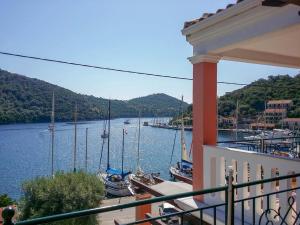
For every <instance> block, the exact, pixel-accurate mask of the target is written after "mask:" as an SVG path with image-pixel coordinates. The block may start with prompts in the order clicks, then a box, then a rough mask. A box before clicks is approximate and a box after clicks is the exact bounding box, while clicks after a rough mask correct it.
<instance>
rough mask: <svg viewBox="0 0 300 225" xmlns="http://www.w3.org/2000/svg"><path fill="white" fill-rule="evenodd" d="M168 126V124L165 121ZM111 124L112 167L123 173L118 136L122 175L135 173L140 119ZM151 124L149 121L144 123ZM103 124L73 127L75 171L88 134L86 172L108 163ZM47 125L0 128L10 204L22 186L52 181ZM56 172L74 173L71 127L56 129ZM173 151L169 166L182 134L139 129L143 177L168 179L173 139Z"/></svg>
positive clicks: (2, 184)
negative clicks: (44, 178)
mask: <svg viewBox="0 0 300 225" xmlns="http://www.w3.org/2000/svg"><path fill="white" fill-rule="evenodd" d="M163 120H165V121H166V122H167V120H168V119H167V118H163ZM124 121H125V119H114V120H112V121H111V140H110V165H111V167H115V168H119V169H120V168H121V150H122V130H123V129H125V130H126V135H125V156H124V168H125V170H130V171H135V168H136V166H137V136H138V119H137V118H135V119H130V124H128V125H125V124H124ZM144 121H148V122H150V123H151V121H152V119H151V118H142V119H141V124H143V122H144ZM103 125H104V121H91V122H86V123H80V124H78V125H77V149H76V152H77V163H76V169H77V170H80V169H83V170H84V169H85V151H86V128H88V135H87V137H88V138H87V154H88V158H87V162H88V164H87V165H88V168H87V170H88V171H89V172H92V173H96V172H97V171H99V169H102V170H104V169H105V168H106V163H107V140H105V143H104V146H103V157H102V160H101V164H100V156H101V149H102V144H103V139H102V138H101V137H100V135H101V134H102V132H103V127H104V126H103ZM48 126H49V124H47V123H39V124H36V123H35V124H13V125H1V126H0V194H4V193H5V194H8V195H9V196H10V197H12V198H14V199H19V198H20V197H21V196H22V183H23V182H24V181H26V180H30V179H32V178H34V177H37V176H50V175H51V136H50V132H49V130H48ZM55 126H56V127H55V130H56V131H55V144H54V169H55V171H62V170H63V171H73V157H74V153H73V152H74V125H73V124H72V123H56V124H55ZM175 134H176V139H175V148H174V155H173V160H172V162H171V163H172V164H174V163H176V162H177V161H178V160H179V159H180V132H179V131H175V130H168V129H161V128H152V127H150V126H142V125H141V141H140V164H141V167H142V169H143V170H144V171H145V172H160V174H161V177H162V178H165V179H168V178H169V172H168V169H169V165H170V160H171V154H172V148H173V142H174V137H175ZM185 136H186V144H187V148H188V150H189V149H190V144H191V139H192V132H190V131H186V132H185ZM234 138H235V135H234V134H233V133H231V132H222V133H219V137H218V140H219V141H224V140H234Z"/></svg>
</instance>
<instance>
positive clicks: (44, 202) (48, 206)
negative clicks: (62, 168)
mask: <svg viewBox="0 0 300 225" xmlns="http://www.w3.org/2000/svg"><path fill="white" fill-rule="evenodd" d="M22 189H23V192H24V197H23V198H22V200H21V204H20V209H21V218H22V220H25V219H29V218H37V217H44V216H48V215H53V214H60V213H66V212H71V211H77V210H83V209H89V208H95V207H98V206H99V204H100V202H101V200H102V199H103V196H104V185H103V183H102V182H101V181H100V179H99V178H98V177H97V176H96V175H93V174H87V173H85V172H83V171H79V172H77V173H63V172H58V173H56V174H55V176H54V177H53V178H52V177H38V178H35V179H34V180H32V181H26V182H25V183H24V184H23V185H22ZM55 224H76V225H81V224H88V225H94V224H98V223H97V220H96V216H95V215H92V216H89V217H85V218H76V219H69V220H65V221H58V222H57V223H55Z"/></svg>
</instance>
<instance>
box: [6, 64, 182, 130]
mask: <svg viewBox="0 0 300 225" xmlns="http://www.w3.org/2000/svg"><path fill="white" fill-rule="evenodd" d="M53 91H54V93H55V113H56V118H55V120H56V121H70V120H73V112H74V107H75V104H76V103H77V105H78V120H97V119H103V118H104V117H105V116H106V112H107V104H108V100H107V99H104V98H97V97H94V96H89V95H82V94H77V93H75V92H72V91H70V90H68V89H65V88H62V87H59V86H56V85H53V84H50V83H47V82H45V81H42V80H38V79H33V78H28V77H26V76H22V75H18V74H13V73H10V72H7V71H4V70H1V69H0V124H3V123H23V122H49V121H50V112H51V101H52V93H53ZM180 104H181V101H180V100H179V99H176V98H173V97H171V96H168V95H166V94H154V95H149V96H146V97H140V98H135V99H132V100H129V101H120V100H112V101H111V107H112V112H111V114H112V117H136V116H138V114H139V113H138V112H139V111H140V110H141V113H142V116H174V115H176V113H177V111H178V109H179V107H180ZM184 106H185V107H186V106H187V104H186V103H184Z"/></svg>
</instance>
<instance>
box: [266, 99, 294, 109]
mask: <svg viewBox="0 0 300 225" xmlns="http://www.w3.org/2000/svg"><path fill="white" fill-rule="evenodd" d="M292 106H293V101H292V100H270V101H268V102H267V109H286V110H288V109H290V108H291V107H292Z"/></svg>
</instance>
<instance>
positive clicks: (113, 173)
mask: <svg viewBox="0 0 300 225" xmlns="http://www.w3.org/2000/svg"><path fill="white" fill-rule="evenodd" d="M124 136H125V130H124V129H123V139H122V169H121V170H119V169H116V168H112V167H110V158H109V156H110V155H109V153H110V149H109V144H110V101H109V103H108V139H107V140H108V141H107V167H106V171H103V172H100V173H99V177H100V178H101V179H102V181H103V183H104V184H105V188H106V192H107V194H109V195H113V196H118V197H121V196H129V195H133V194H134V192H133V190H132V187H131V184H130V182H129V180H128V175H129V174H130V173H131V172H126V171H124V150H125V149H124Z"/></svg>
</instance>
